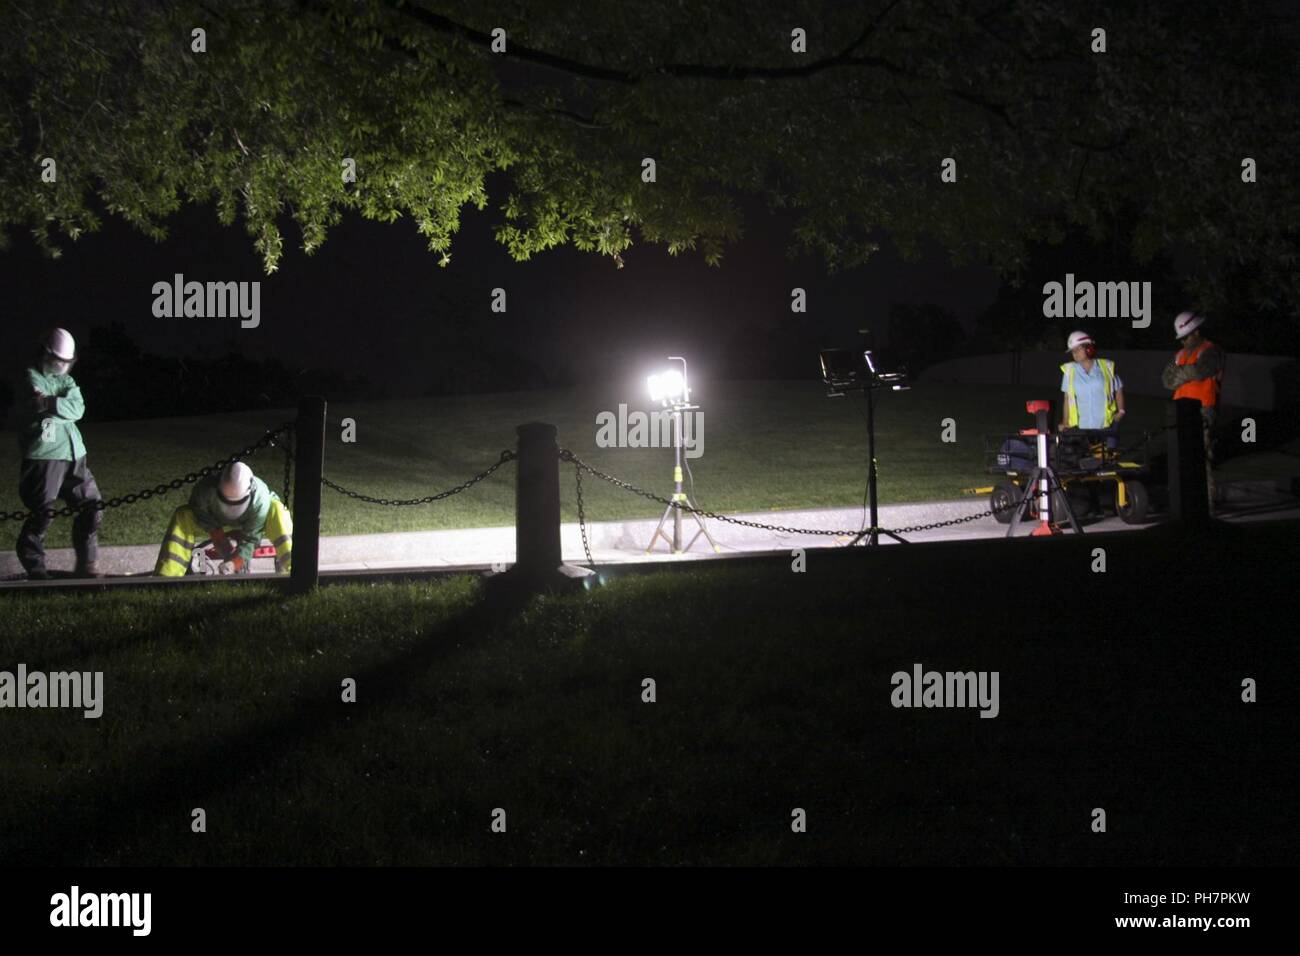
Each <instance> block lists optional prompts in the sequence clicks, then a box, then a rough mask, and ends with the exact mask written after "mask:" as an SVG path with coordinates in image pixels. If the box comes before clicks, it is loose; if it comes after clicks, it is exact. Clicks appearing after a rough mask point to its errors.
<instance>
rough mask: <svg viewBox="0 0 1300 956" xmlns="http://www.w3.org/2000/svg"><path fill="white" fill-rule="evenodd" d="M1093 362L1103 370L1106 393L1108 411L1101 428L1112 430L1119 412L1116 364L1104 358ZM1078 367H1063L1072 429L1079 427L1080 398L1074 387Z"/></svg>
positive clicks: (1074, 365)
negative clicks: (1116, 397)
mask: <svg viewBox="0 0 1300 956" xmlns="http://www.w3.org/2000/svg"><path fill="white" fill-rule="evenodd" d="M1093 361H1094V362H1096V363H1097V366H1098V367H1099V368H1100V369H1101V377H1102V385H1103V387H1104V389H1105V391H1106V409H1105V412H1104V418H1103V419H1102V425H1101V427H1102V428H1110V426H1111V425H1113V424H1114V423H1115V413H1116V412H1117V411H1119V405H1118V403H1117V402H1116V401H1115V363H1114V362H1112V361H1111V360H1110V359H1104V358H1099V359H1093ZM1077 367H1078V363H1076V362H1066V363H1065V364H1064V365H1062V366H1061V371H1062V372H1064V373H1065V379H1066V385H1067V388H1066V390H1065V393H1066V394H1067V395H1069V396H1070V418H1069V425H1070V427H1071V428H1078V427H1079V396H1078V393H1077V392H1076V391H1075V387H1074V375H1075V371H1074V370H1075V369H1076V368H1077Z"/></svg>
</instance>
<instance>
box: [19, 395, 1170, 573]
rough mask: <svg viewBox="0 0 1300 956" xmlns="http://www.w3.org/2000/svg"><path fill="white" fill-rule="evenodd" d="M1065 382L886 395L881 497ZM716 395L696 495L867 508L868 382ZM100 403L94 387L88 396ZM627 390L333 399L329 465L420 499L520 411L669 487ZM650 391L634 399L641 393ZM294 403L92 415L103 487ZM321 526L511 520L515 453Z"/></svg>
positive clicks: (1149, 413) (341, 504) (166, 468)
mask: <svg viewBox="0 0 1300 956" xmlns="http://www.w3.org/2000/svg"><path fill="white" fill-rule="evenodd" d="M1053 388H1054V386H1052V387H1046V388H1027V387H1001V386H954V385H937V386H925V387H918V388H915V389H913V390H911V391H909V392H905V393H887V394H884V395H883V396H882V398H881V401H880V402H879V403H878V406H877V416H876V418H877V423H876V424H877V458H878V460H879V469H880V499H881V501H882V502H883V503H889V502H905V501H925V500H932V499H941V498H955V497H960V494H961V489H962V488H965V487H970V486H972V485H977V484H982V483H984V482H985V481H986V479H985V478H984V476H983V474H982V470H981V464H982V462H981V457H982V456H981V452H982V448H983V436H984V434H985V433H995V432H997V433H1001V432H1008V431H1014V430H1016V429H1019V428H1022V427H1028V426H1029V425H1031V424H1032V422H1031V420H1030V418H1029V416H1028V415H1026V414H1025V411H1024V402H1025V400H1026V399H1030V398H1036V397H1038V398H1043V397H1051V395H1050V393H1051V391H1052V389H1053ZM695 397H696V399H697V401H698V402H699V403H700V404H701V405H702V406H703V415H704V433H703V438H704V443H703V449H704V453H703V455H702V456H701V457H699V458H697V459H694V460H693V461H691V462H690V464H691V467H692V469H693V470H694V472H695V477H696V503H697V504H698V505H700V506H701V507H703V508H707V509H709V510H715V511H723V512H736V511H742V510H744V511H757V510H763V509H767V508H777V509H780V508H798V507H822V506H837V505H838V506H844V505H855V506H861V504H862V498H863V487H864V484H865V476H866V437H865V426H864V424H863V418H862V414H861V410H862V403H861V399H860V398H859V397H853V398H837V399H830V398H827V397H826V394H825V391H824V389H823V388H822V387H821V386H820V385H818V384H816V383H812V382H719V383H716V384H714V385H709V386H702V387H700V388H699V389H698V390H697V394H696V396H695ZM89 400H90V401H92V402H93V401H94V396H93V395H92V396H90V397H89ZM620 401H625V402H627V401H629V397H628V395H627V394H626V393H621V392H620V391H619V390H618V389H616V388H614V387H613V386H609V387H605V388H600V389H596V388H587V389H581V390H578V389H572V390H563V391H548V392H519V393H513V394H501V395H487V396H470V397H452V398H440V399H423V400H418V401H403V402H388V403H356V404H348V403H338V404H334V405H331V406H330V409H329V413H330V415H329V417H330V425H329V427H328V429H327V431H326V437H327V442H328V444H327V447H326V453H325V455H326V457H325V473H326V474H327V475H328V476H330V477H331V478H332V479H333V480H335V481H337V482H338V483H340V484H342V485H344V486H345V487H349V488H353V489H356V490H359V491H362V492H365V493H367V494H370V495H372V496H374V497H384V498H418V497H423V496H424V495H428V494H431V493H433V492H435V491H441V490H442V489H444V488H447V487H450V486H452V485H456V484H459V483H460V482H462V481H464V480H465V479H466V478H468V477H470V476H471V475H473V474H475V473H477V472H479V471H481V470H482V469H484V468H486V467H487V466H488V465H489V464H491V463H492V462H494V461H496V459H497V457H498V456H499V454H500V453H501V451H502V450H503V449H506V448H513V447H514V445H515V426H516V425H518V424H520V423H522V422H526V421H546V422H551V423H553V424H555V425H556V426H557V427H558V428H559V436H560V444H561V445H562V446H565V447H568V448H570V449H572V450H573V451H574V452H576V453H577V454H578V455H579V456H580V457H581V458H583V459H584V460H586V461H587V462H588V463H590V464H591V465H593V466H594V467H596V468H599V469H601V470H603V471H607V472H609V473H610V474H613V475H616V476H617V477H620V478H624V479H626V480H628V481H631V482H633V483H634V484H637V485H640V486H641V487H644V488H647V489H648V490H652V491H657V492H658V493H659V494H664V495H666V494H668V493H670V492H671V490H672V485H671V478H672V453H671V451H670V450H667V449H658V448H650V449H627V448H603V449H598V448H597V447H596V432H597V428H596V416H597V414H598V413H599V412H601V411H606V410H608V411H611V412H615V413H617V410H618V405H619V402H620ZM640 401H641V400H640V398H639V397H633V398H632V400H631V401H630V402H629V404H631V406H632V408H636V407H637V403H638V402H640ZM1129 408H1130V410H1131V411H1130V415H1131V418H1130V423H1131V424H1132V426H1133V428H1134V429H1135V430H1140V429H1141V428H1144V427H1159V426H1160V425H1161V424H1163V415H1164V411H1163V402H1161V401H1160V400H1158V399H1154V398H1133V399H1130V401H1129ZM292 415H293V413H292V412H291V411H270V412H255V413H241V414H234V415H222V416H209V417H202V418H163V419H156V420H151V421H135V422H112V423H105V424H93V423H92V424H88V425H86V426H85V428H84V430H83V433H84V435H85V438H86V444H87V447H88V450H89V453H88V460H89V463H90V466H91V469H92V470H93V471H94V473H95V476H96V478H97V480H98V481H99V485H100V488H101V490H102V491H103V493H104V494H105V495H106V496H107V497H112V496H114V495H122V494H126V493H127V492H132V491H138V490H140V489H142V488H146V487H151V486H153V485H155V484H157V483H159V482H161V481H166V480H170V479H171V478H173V477H177V476H180V475H184V474H185V473H186V472H188V471H191V470H194V469H196V468H199V467H202V466H203V465H207V464H211V463H212V462H213V461H216V460H217V459H219V458H222V457H224V456H225V455H227V454H230V453H231V452H234V451H236V450H238V449H239V448H242V447H244V446H245V445H248V444H251V443H252V442H253V441H254V440H256V439H257V438H258V437H259V436H260V435H261V433H262V431H263V430H264V429H265V428H267V427H269V426H274V425H278V424H279V423H281V422H283V421H285V420H287V419H289V418H291V417H292ZM345 417H347V418H353V419H355V421H356V442H355V443H350V444H345V443H343V442H342V441H341V435H342V429H341V427H340V424H339V423H340V421H341V419H343V418H345ZM945 418H953V419H955V420H956V423H957V432H956V436H957V440H956V442H954V443H945V442H943V441H941V440H940V433H941V429H942V425H941V422H942V420H943V419H945ZM251 464H252V465H253V468H254V470H255V471H256V472H257V473H258V474H260V475H261V476H262V477H263V478H265V479H267V481H268V482H269V483H270V485H271V486H272V488H275V489H279V488H280V487H281V486H282V483H283V458H282V456H281V455H280V453H279V452H278V450H271V451H270V452H262V453H259V455H258V456H257V457H256V458H254V459H253V460H252V462H251ZM17 472H18V452H17V448H16V443H15V442H14V441H13V436H12V435H9V436H0V474H9V475H11V476H13V480H12V481H9V482H7V483H4V484H0V510H6V511H8V510H22V508H21V504H20V502H19V501H18V489H17ZM573 492H574V488H573V469H572V467H571V466H565V468H564V471H563V472H562V484H561V498H562V502H563V508H564V520H566V521H573V520H576V519H577V512H576V508H575V505H574V495H573ZM584 494H585V496H586V497H587V499H588V502H587V514H588V516H589V517H590V518H591V519H593V520H597V521H599V520H609V519H615V518H629V517H645V518H651V517H657V516H658V515H659V514H660V513H661V512H662V508H661V507H660V506H658V505H656V504H655V503H654V502H651V501H648V500H646V499H644V498H639V497H636V496H633V495H630V494H628V493H627V492H623V491H619V490H617V489H615V488H613V487H611V486H609V485H607V484H605V483H604V482H601V483H599V485H595V484H593V483H592V482H591V481H588V482H585V483H584ZM187 495H188V492H187V491H183V490H182V491H175V492H169V493H168V494H167V495H165V496H163V497H161V498H156V499H152V500H149V501H144V502H140V503H137V504H135V505H133V506H127V507H124V508H119V509H115V510H114V511H112V512H110V513H108V514H107V515H106V516H105V520H104V525H103V528H102V531H101V541H102V542H103V543H104V544H108V545H113V544H154V543H156V542H157V541H158V540H159V539H160V538H161V535H162V532H163V529H164V528H165V527H166V522H167V518H168V516H169V515H170V514H171V511H172V509H173V508H175V507H176V506H177V505H178V504H182V503H184V501H185V500H186V497H187ZM324 495H325V499H324V515H323V524H322V533H324V534H327V535H337V534H362V533H368V532H378V531H417V530H428V529H439V528H463V527H486V526H492V525H510V524H513V523H514V465H513V464H507V465H506V466H505V467H504V468H502V470H501V471H500V472H498V474H497V475H496V476H494V477H493V478H491V479H489V480H488V481H486V482H483V483H481V484H479V485H476V486H475V487H474V488H473V489H471V490H470V491H468V492H465V493H464V494H460V495H456V496H455V497H453V498H451V499H449V500H447V501H444V502H439V503H436V504H432V505H423V506H418V507H411V508H382V507H377V506H374V505H366V504H361V503H358V502H354V501H352V500H351V499H349V498H345V497H343V496H342V495H339V494H338V493H336V492H334V491H332V490H330V489H325V491H324ZM17 530H18V529H17V523H16V522H5V523H4V524H0V547H2V548H5V549H10V548H12V547H13V544H14V539H15V536H16V534H17ZM47 544H48V546H50V547H69V546H70V538H69V522H68V521H67V520H63V519H60V520H57V521H56V522H55V524H54V527H53V529H52V530H51V532H50V535H49V537H48V538H47Z"/></svg>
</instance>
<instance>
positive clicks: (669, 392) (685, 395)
mask: <svg viewBox="0 0 1300 956" xmlns="http://www.w3.org/2000/svg"><path fill="white" fill-rule="evenodd" d="M668 361H670V362H681V363H682V369H681V371H680V372H679V371H678V370H677V369H676V368H670V369H668V370H667V371H665V372H661V373H660V374H658V375H651V376H650V378H649V379H648V380H647V381H648V384H649V386H650V400H651V401H655V402H658V403H659V404H661V405H662V406H663V407H664V408H666V409H668V414H669V416H670V417H671V424H672V431H673V497H672V503H671V504H669V505H668V507H667V508H666V509H665V510H664V516H663V517H662V518H660V519H659V526H658V527H657V528H655V533H654V534H653V535H651V537H650V543H649V544H648V545H646V549H645V550H646V554H649V553H650V552H651V551H653V550H654V546H655V541H657V540H658V539H659V538H663V539H664V541H666V542H667V543H668V544H669V546H670V547H671V548H672V550H673V553H674V554H681V553H683V552H684V551H689V550H691V546H692V545H693V544H695V542H696V541H697V540H699V538H700V535H703V536H704V537H705V538H706V539H707V540H708V542H709V544H710V545H712V547H713V550H714V551H715V552H716V551H717V550H718V543H717V542H716V541H714V540H713V535H711V534H709V528H708V526H707V525H706V524H705V523H704V519H703V518H701V517H700V516H699V514H697V513H696V511H695V504H694V502H692V501H691V499H690V498H689V497H687V495H686V491H685V489H684V488H683V487H682V435H683V429H684V425H685V423H684V421H683V417H682V413H683V412H695V411H698V410H699V407H700V406H698V405H692V404H691V387H690V385H689V384H687V377H686V359H684V358H682V357H681V356H680V355H670V356H668ZM655 414H656V415H661V414H663V413H662V412H656V413H655ZM689 470H690V466H689V465H687V471H689ZM691 483H692V486H693V485H694V478H692V482H691ZM683 507H685V508H689V509H691V510H690V511H689V512H688V513H689V514H690V516H691V517H692V518H694V519H695V524H696V525H697V527H698V528H699V530H698V531H696V532H695V537H693V538H691V540H690V542H689V543H688V544H687V545H686V546H685V547H684V548H683V547H682V509H683ZM670 515H671V516H672V522H673V534H672V537H671V538H669V537H668V535H667V534H665V533H664V525H665V524H666V523H667V522H668V518H669V516H670Z"/></svg>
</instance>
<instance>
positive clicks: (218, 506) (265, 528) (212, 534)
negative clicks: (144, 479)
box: [154, 461, 293, 577]
mask: <svg viewBox="0 0 1300 956" xmlns="http://www.w3.org/2000/svg"><path fill="white" fill-rule="evenodd" d="M263 536H265V537H267V538H269V539H270V540H271V544H273V545H275V569H276V571H280V572H287V571H291V570H293V519H292V518H291V517H290V515H289V509H288V508H286V507H285V506H284V503H283V502H282V501H280V499H279V497H277V496H276V494H275V492H274V491H271V489H269V488H268V487H267V486H266V482H264V481H263V480H262V479H261V478H258V477H257V476H256V475H254V474H253V470H252V469H251V468H249V467H248V466H247V465H246V464H244V463H243V462H242V461H235V462H231V463H230V464H229V465H227V466H226V467H225V468H223V469H222V470H221V473H220V474H219V475H208V476H207V477H206V478H201V479H199V481H198V483H197V484H196V485H195V486H194V491H193V492H192V493H191V494H190V503H189V504H187V505H181V506H180V507H179V508H177V509H176V511H175V512H173V514H172V520H171V524H170V525H168V527H167V535H166V537H164V538H163V543H162V547H161V548H159V550H158V561H157V563H156V564H155V566H154V574H159V575H162V576H163V577H179V576H180V575H182V574H184V573H185V572H186V571H188V570H189V568H190V558H191V557H192V555H193V553H194V549H195V548H197V547H198V546H199V543H200V542H201V541H203V539H204V538H208V539H210V540H211V541H212V543H213V545H214V546H215V547H216V549H217V553H218V554H219V555H220V557H221V558H222V561H221V563H220V564H219V565H218V566H217V573H219V574H247V573H248V570H249V563H250V562H251V561H252V559H253V552H254V551H255V550H256V549H257V545H258V542H260V541H261V540H262V538H263Z"/></svg>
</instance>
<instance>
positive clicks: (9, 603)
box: [0, 524, 1300, 865]
mask: <svg viewBox="0 0 1300 956" xmlns="http://www.w3.org/2000/svg"><path fill="white" fill-rule="evenodd" d="M1296 531H1297V528H1296V526H1295V525H1294V524H1290V525H1285V524H1279V525H1275V526H1260V527H1255V528H1250V529H1221V530H1220V531H1219V532H1218V533H1217V534H1216V535H1215V536H1214V537H1212V538H1207V539H1205V540H1200V541H1188V540H1184V539H1180V538H1178V537H1176V536H1175V535H1174V534H1173V533H1172V532H1171V531H1170V530H1169V529H1160V530H1153V531H1148V532H1144V533H1140V534H1134V535H1131V536H1125V537H1117V538H1107V539H1106V542H1105V547H1106V550H1107V553H1108V570H1107V573H1105V574H1095V573H1092V572H1091V570H1090V566H1091V562H1092V561H1093V556H1092V553H1091V548H1092V546H1093V545H1094V544H1095V542H1093V541H1089V540H1088V539H1083V538H1065V539H1058V540H1054V541H1033V542H1030V541H1027V540H1021V541H1011V542H1005V541H994V542H963V543H953V544H942V545H915V546H913V547H911V548H889V549H884V551H882V552H878V553H868V552H865V551H862V550H858V551H851V552H850V551H843V550H840V551H834V552H828V553H825V554H823V553H820V552H811V553H810V554H809V564H808V569H807V571H806V572H805V573H802V574H794V573H792V572H791V569H790V565H789V562H788V560H787V559H784V558H782V559H778V560H775V561H773V560H771V559H766V560H759V559H743V560H733V561H727V562H719V563H716V564H710V565H708V566H705V565H701V564H696V563H692V564H689V565H679V566H676V567H666V568H663V569H660V570H657V571H655V572H652V573H642V574H635V573H631V572H627V573H624V574H623V575H622V576H617V577H615V578H614V579H613V580H612V581H610V582H609V583H607V584H606V586H605V587H603V588H598V589H596V590H593V591H590V592H579V593H576V594H569V595H563V596H549V597H536V598H533V599H531V600H530V601H528V602H527V603H525V604H523V605H522V606H508V605H507V604H505V603H504V602H500V601H497V600H486V599H485V591H484V586H483V584H482V582H481V581H479V580H478V579H472V578H469V577H457V578H452V579H448V580H445V581H442V582H439V583H433V584H430V583H407V584H372V585H364V584H350V585H342V586H332V587H328V588H324V589H322V590H321V591H319V592H317V593H316V594H314V595H311V596H308V597H302V598H285V597H282V596H280V594H279V593H278V591H276V590H275V589H274V588H273V587H271V586H269V585H264V584H256V585H248V586H231V585H227V584H223V583H221V582H217V583H215V584H212V585H207V586H203V587H200V588H186V589H184V590H176V589H169V590H154V591H143V590H111V591H106V592H99V593H94V592H91V593H79V594H75V595H59V596H52V595H48V594H47V595H38V594H23V595H21V596H17V597H10V598H8V599H7V600H5V601H4V608H3V609H4V614H3V618H0V668H13V667H14V666H15V665H16V663H17V662H24V663H26V664H27V666H28V668H29V669H30V670H51V671H52V670H61V669H77V670H92V671H93V670H101V671H103V672H104V675H105V676H104V682H105V699H106V700H105V706H104V714H103V716H102V717H101V718H100V719H98V720H87V719H84V718H83V717H82V716H81V714H80V712H70V711H55V710H23V711H16V710H5V711H0V720H3V722H4V733H3V734H0V779H3V781H4V813H3V815H0V862H4V863H10V864H13V863H17V864H55V863H59V864H83V863H85V864H128V865H130V864H146V863H194V864H241V863H242V864H280V863H304V864H421V863H452V864H463V863H495V864H521V863H542V864H554V863H563V864H584V863H727V864H730V863H742V864H744V863H754V864H768V863H807V862H818V863H883V864H892V863H925V862H931V863H933V862H946V863H991V864H1019V863H1037V864H1120V863H1129V864H1133V863H1142V864H1153V865H1160V864H1175V863H1176V864H1188V865H1193V864H1214V863H1226V864H1233V863H1242V864H1256V865H1260V864H1279V863H1283V862H1289V861H1294V859H1295V854H1296V851H1297V848H1298V847H1297V834H1300V830H1298V829H1297V828H1296V827H1295V825H1294V824H1295V810H1294V792H1293V791H1292V790H1291V789H1290V785H1289V783H1287V779H1288V777H1289V774H1288V773H1286V772H1284V770H1286V768H1289V767H1291V765H1292V764H1293V763H1294V746H1295V739H1296V734H1297V731H1300V718H1298V717H1297V711H1296V709H1295V708H1294V707H1293V706H1291V704H1290V703H1288V696H1289V694H1288V690H1287V688H1286V687H1285V686H1284V685H1282V684H1279V683H1278V680H1277V678H1278V677H1280V676H1282V675H1284V674H1285V673H1286V672H1287V670H1288V667H1289V666H1290V665H1293V664H1294V651H1293V649H1292V645H1293V640H1294V637H1293V630H1294V629H1293V626H1292V625H1293V623H1294V621H1295V620H1296V614H1297V611H1300V598H1298V597H1297V590H1296V589H1295V588H1294V587H1288V586H1285V585H1286V581H1287V579H1288V577H1289V575H1290V574H1291V573H1292V572H1291V571H1290V570H1289V568H1286V567H1284V565H1285V564H1286V563H1285V562H1280V561H1279V560H1278V555H1279V554H1282V553H1293V552H1294V545H1293V542H1294V539H1295V534H1296ZM1184 553H1195V554H1198V555H1201V557H1199V558H1198V559H1197V560H1195V561H1183V560H1179V559H1177V555H1179V554H1184ZM615 573H616V574H617V572H615ZM1040 588H1045V590H1046V592H1047V593H1048V594H1049V595H1050V598H1049V599H1048V600H1044V601H1039V602H1036V601H1034V600H1032V597H1031V596H1032V594H1033V593H1034V592H1035V591H1036V590H1038V589H1040ZM940 594H941V595H942V600H935V597H936V595H940ZM1264 595H1267V597H1265V596H1264ZM89 622H93V626H91V624H90V623H89ZM1288 661H1289V662H1290V663H1289V664H1288ZM914 663H920V664H923V665H924V666H925V667H926V668H927V669H938V670H963V671H964V670H989V671H998V672H999V674H1000V713H999V714H998V716H997V717H996V718H995V719H981V718H980V717H979V716H978V713H977V711H975V710H969V709H946V710H945V709H896V708H894V707H892V706H891V704H890V696H891V675H892V674H893V672H895V671H898V670H905V671H910V669H911V667H912V665H913V664H914ZM347 677H351V678H354V679H355V680H356V681H357V697H358V699H357V702H356V703H351V704H348V703H343V702H341V700H340V684H341V681H342V680H343V679H344V678H347ZM647 677H649V678H653V679H654V680H655V681H656V682H657V702H655V703H644V702H642V700H641V693H642V680H643V679H644V678H647ZM1244 677H1253V678H1255V679H1257V680H1258V681H1259V686H1260V689H1259V701H1260V702H1259V703H1257V704H1245V703H1242V701H1241V699H1240V694H1241V680H1242V678H1244ZM195 807H202V808H204V810H205V811H206V813H207V826H208V832H207V833H206V834H201V835H200V834H194V833H192V832H191V831H190V812H191V810H192V809H193V808H195ZM497 807H500V808H504V809H505V810H506V812H507V815H508V816H507V822H508V830H507V833H506V834H504V835H501V834H493V833H491V832H490V831H489V819H490V814H491V812H492V811H493V809H494V808H497ZM795 807H801V808H803V809H804V810H805V811H806V812H807V816H808V832H807V833H804V834H794V833H792V832H791V829H790V819H791V817H790V815H791V810H792V808H795ZM1094 807H1103V808H1105V809H1106V811H1107V814H1108V819H1109V824H1108V832H1107V833H1106V834H1104V835H1099V834H1094V833H1092V832H1091V830H1090V822H1091V812H1092V809H1093V808H1094Z"/></svg>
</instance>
